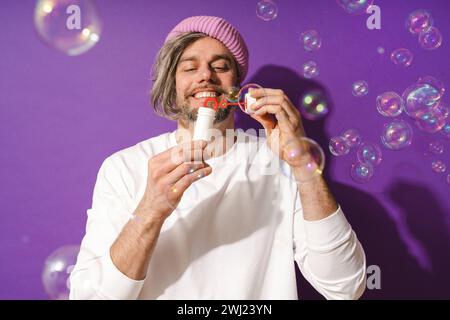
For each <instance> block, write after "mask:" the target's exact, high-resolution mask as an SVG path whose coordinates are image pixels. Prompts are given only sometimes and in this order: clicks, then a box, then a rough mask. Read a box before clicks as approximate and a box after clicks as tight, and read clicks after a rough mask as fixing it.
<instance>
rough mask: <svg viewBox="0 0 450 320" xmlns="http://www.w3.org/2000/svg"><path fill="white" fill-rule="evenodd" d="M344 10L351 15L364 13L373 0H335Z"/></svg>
mask: <svg viewBox="0 0 450 320" xmlns="http://www.w3.org/2000/svg"><path fill="white" fill-rule="evenodd" d="M336 2H337V3H338V4H339V5H340V6H341V7H342V8H343V9H344V11H345V12H347V13H348V14H352V15H357V14H363V13H366V11H367V8H369V7H370V6H371V5H372V4H373V0H336Z"/></svg>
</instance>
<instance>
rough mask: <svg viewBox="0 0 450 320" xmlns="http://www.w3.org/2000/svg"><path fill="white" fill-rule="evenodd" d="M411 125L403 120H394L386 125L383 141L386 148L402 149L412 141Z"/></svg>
mask: <svg viewBox="0 0 450 320" xmlns="http://www.w3.org/2000/svg"><path fill="white" fill-rule="evenodd" d="M412 137H413V131H412V129H411V126H410V125H409V124H408V123H407V122H405V121H403V120H394V121H392V122H389V123H387V124H385V125H384V128H383V133H382V135H381V142H382V143H383V145H384V146H385V147H386V148H389V149H391V150H400V149H403V148H405V147H407V146H409V145H410V144H411V142H412Z"/></svg>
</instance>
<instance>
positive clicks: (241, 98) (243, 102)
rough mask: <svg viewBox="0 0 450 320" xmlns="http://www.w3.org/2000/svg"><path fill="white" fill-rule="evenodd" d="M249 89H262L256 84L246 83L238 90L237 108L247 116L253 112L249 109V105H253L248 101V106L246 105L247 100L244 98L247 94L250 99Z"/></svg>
mask: <svg viewBox="0 0 450 320" xmlns="http://www.w3.org/2000/svg"><path fill="white" fill-rule="evenodd" d="M251 89H262V87H261V86H260V85H259V84H256V83H248V84H246V85H245V86H243V87H242V88H241V89H240V90H239V101H238V105H239V108H241V110H242V111H244V112H245V113H248V114H251V113H253V112H254V111H253V109H252V108H251V104H253V103H252V102H250V101H249V103H250V105H247V99H246V98H245V97H246V96H247V94H249V97H251V95H250V92H249V91H250V90H251Z"/></svg>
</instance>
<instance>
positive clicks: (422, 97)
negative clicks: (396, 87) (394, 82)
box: [402, 84, 441, 118]
mask: <svg viewBox="0 0 450 320" xmlns="http://www.w3.org/2000/svg"><path fill="white" fill-rule="evenodd" d="M440 97H441V94H440V93H439V91H438V90H437V89H436V88H435V87H433V86H430V85H428V84H420V85H419V84H414V85H412V86H409V87H408V88H406V89H405V91H404V92H403V96H402V98H403V103H404V111H405V112H406V114H407V115H408V116H410V117H412V118H416V117H417V116H418V114H419V112H421V111H422V110H426V111H428V110H429V109H432V108H434V107H436V106H437V105H438V104H439V99H440Z"/></svg>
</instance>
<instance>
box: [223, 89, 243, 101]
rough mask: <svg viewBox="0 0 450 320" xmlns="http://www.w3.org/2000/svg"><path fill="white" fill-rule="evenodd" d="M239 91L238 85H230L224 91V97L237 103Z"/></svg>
mask: <svg viewBox="0 0 450 320" xmlns="http://www.w3.org/2000/svg"><path fill="white" fill-rule="evenodd" d="M239 91H240V89H239V88H238V87H231V88H229V89H228V90H227V92H226V93H225V98H226V99H227V101H229V102H232V103H237V102H239Z"/></svg>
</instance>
